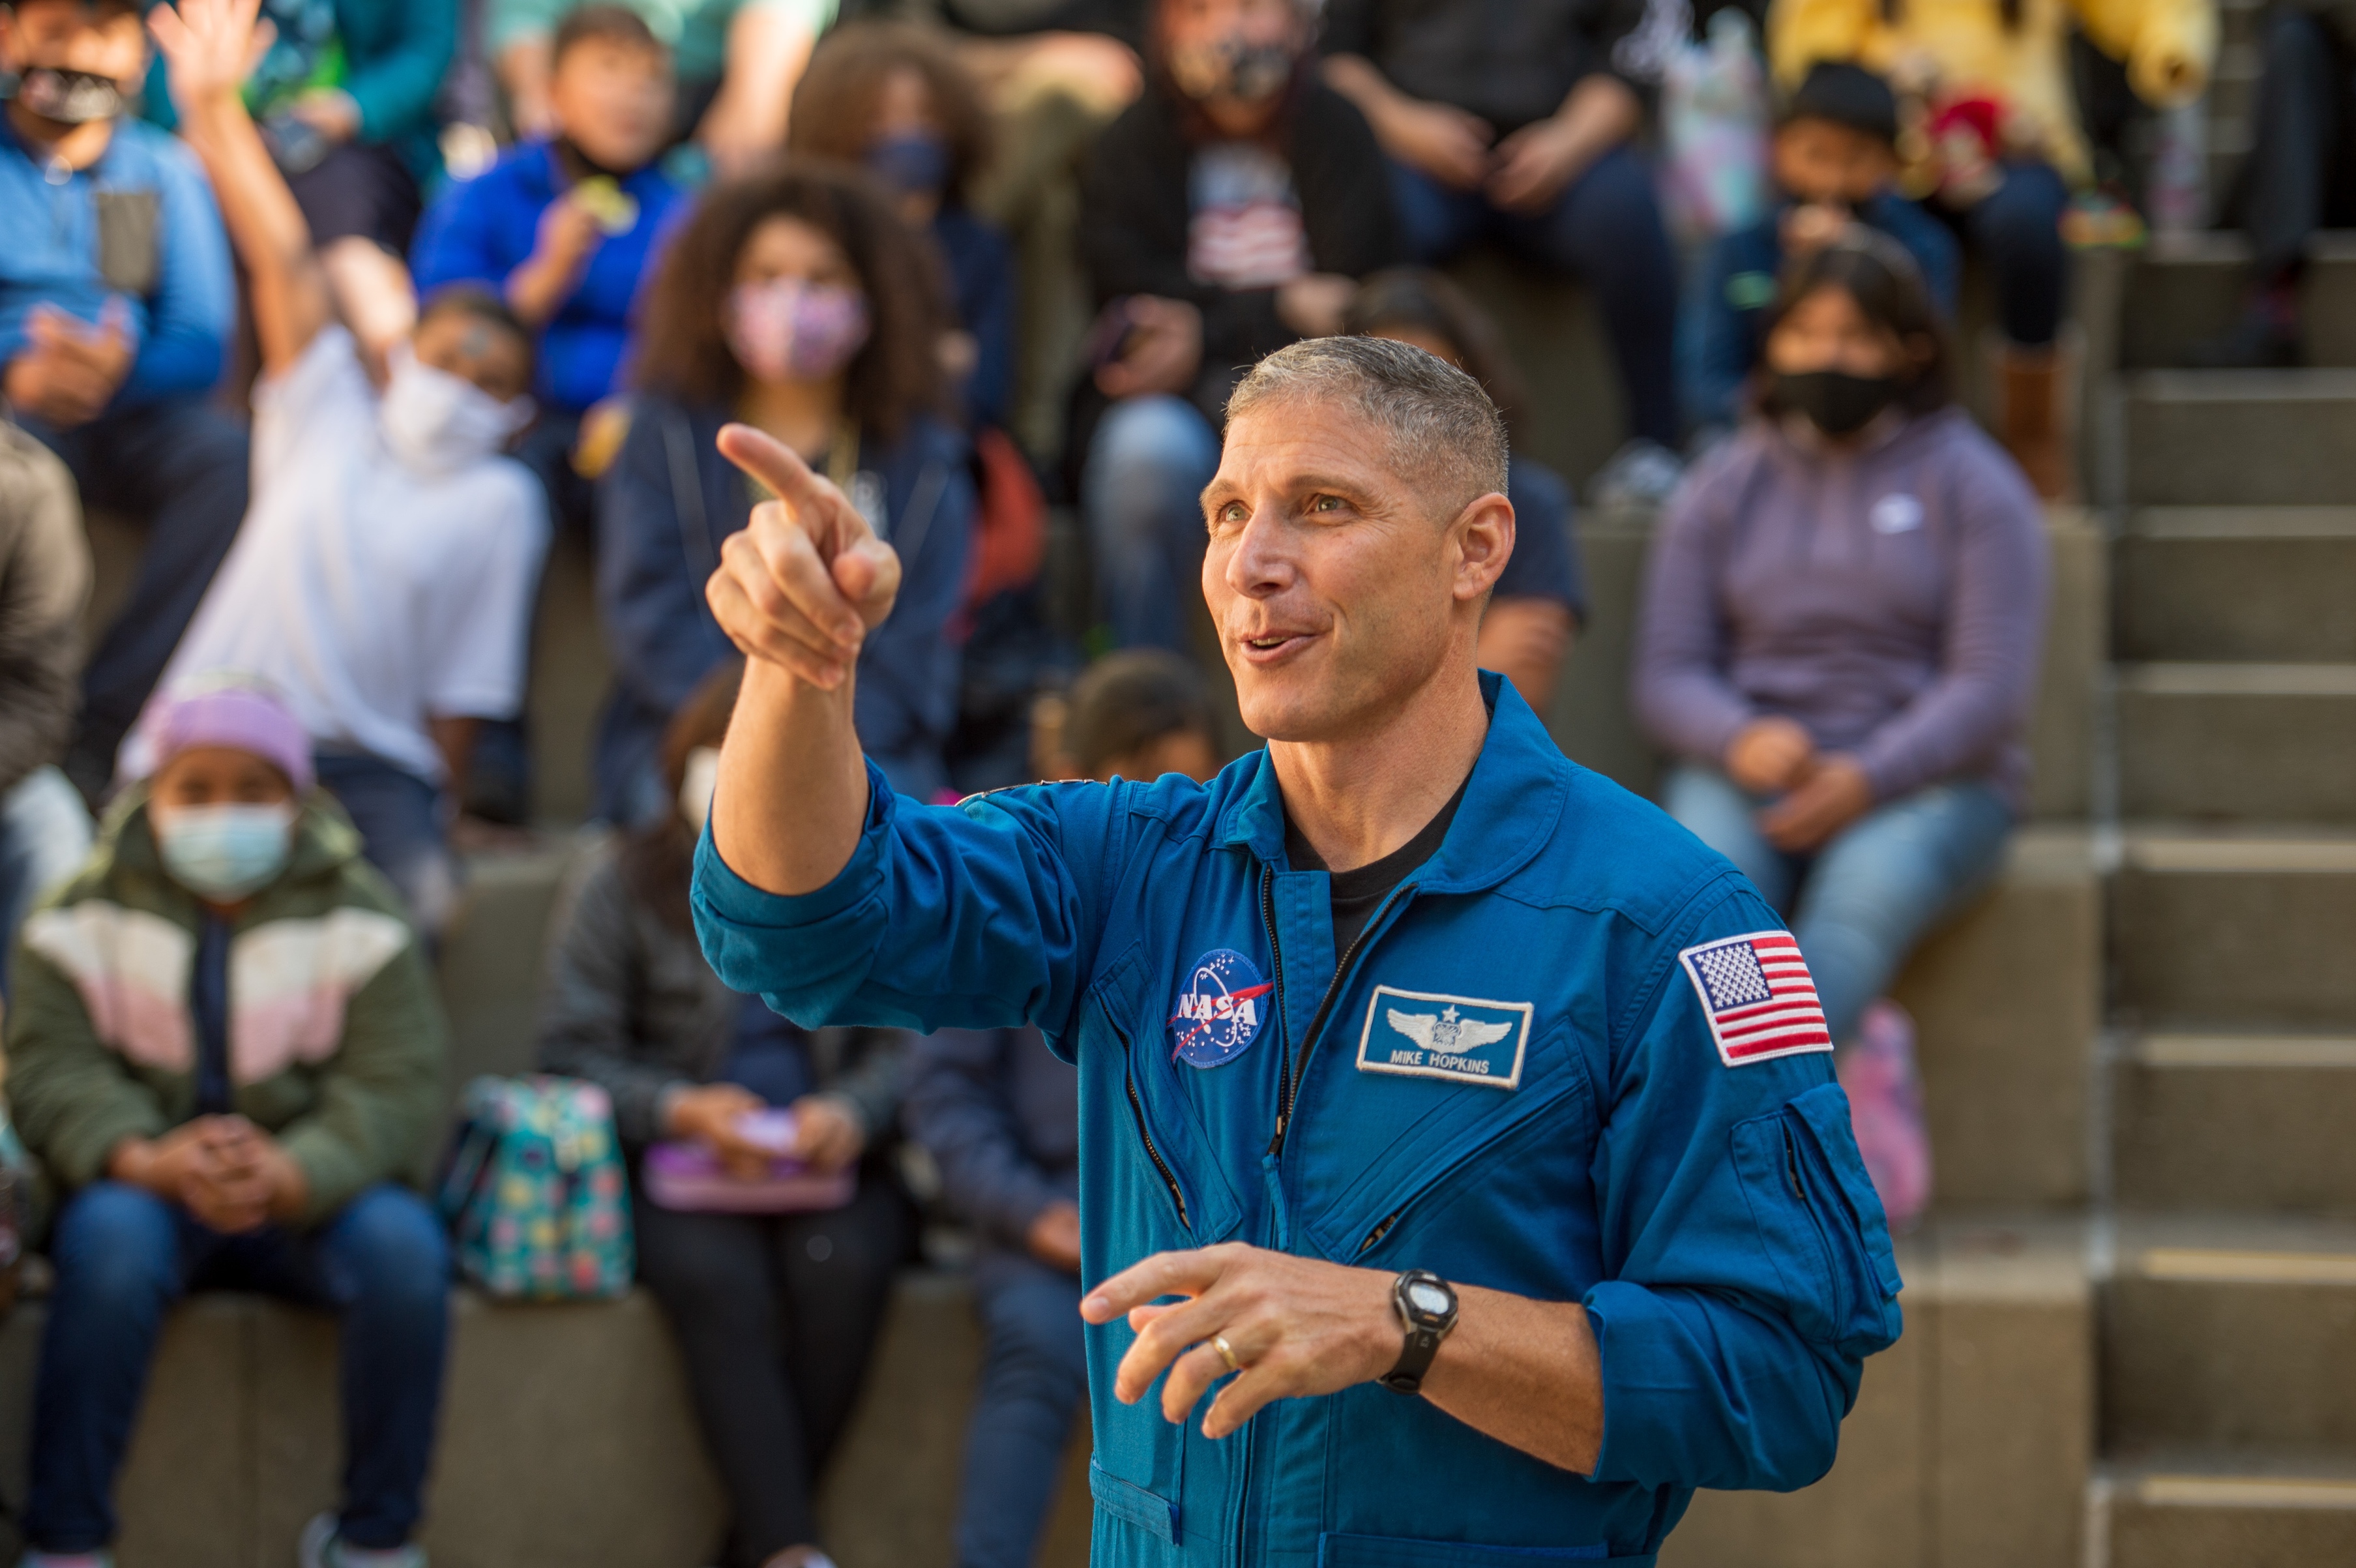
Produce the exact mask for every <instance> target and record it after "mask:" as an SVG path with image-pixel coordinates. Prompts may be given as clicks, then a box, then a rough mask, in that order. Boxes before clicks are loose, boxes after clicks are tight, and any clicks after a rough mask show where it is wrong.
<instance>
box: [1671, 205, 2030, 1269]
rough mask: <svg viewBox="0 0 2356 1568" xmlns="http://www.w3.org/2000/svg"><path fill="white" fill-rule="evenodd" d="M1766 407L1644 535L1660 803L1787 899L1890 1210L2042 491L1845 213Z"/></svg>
mask: <svg viewBox="0 0 2356 1568" xmlns="http://www.w3.org/2000/svg"><path fill="white" fill-rule="evenodd" d="M1765 342H1766V348H1765V350H1764V354H1763V364H1764V367H1765V371H1766V374H1765V377H1764V379H1763V381H1762V393H1761V396H1760V400H1759V403H1758V412H1757V413H1756V414H1755V415H1754V416H1753V417H1752V418H1751V420H1750V421H1749V422H1748V423H1746V424H1744V425H1743V427H1742V429H1741V431H1740V434H1738V435H1736V436H1735V437H1734V438H1733V439H1732V440H1730V441H1728V442H1726V443H1724V444H1723V445H1722V446H1719V447H1718V448H1717V449H1716V450H1714V451H1713V452H1712V453H1711V454H1710V455H1709V456H1708V457H1707V458H1706V459H1705V460H1704V461H1703V462H1702V463H1701V465H1700V466H1699V467H1697V470H1696V471H1695V472H1694V474H1693V475H1692V476H1691V477H1690V478H1688V479H1687V481H1686V483H1685V484H1684V485H1683V486H1682V487H1681V488H1680V489H1678V491H1677V495H1676V500H1675V501H1674V502H1673V503H1672V504H1671V505H1670V507H1669V510H1668V511H1667V513H1666V514H1665V516H1664V518H1663V519H1662V521H1661V527H1660V532H1659V533H1658V535H1657V536H1656V537H1655V541H1654V544H1653V557H1652V563H1651V568H1650V572H1649V575H1648V577H1647V581H1646V583H1645V586H1644V606H1643V611H1642V614H1641V617H1640V618H1639V621H1638V624H1637V628H1636V640H1635V648H1634V653H1633V671H1632V672H1631V684H1632V688H1633V691H1632V695H1633V701H1634V703H1635V708H1636V715H1637V718H1638V720H1639V722H1640V723H1642V724H1643V725H1644V728H1645V730H1646V731H1647V732H1648V733H1649V734H1650V735H1651V736H1652V737H1653V739H1654V740H1655V742H1657V743H1658V744H1659V745H1660V746H1663V747H1664V748H1665V749H1666V750H1668V751H1671V752H1673V753H1675V754H1676V757H1677V758H1678V759H1679V760H1678V765H1677V768H1676V771H1675V772H1673V773H1672V774H1671V775H1670V776H1669V779H1668V784H1667V791H1666V795H1665V799H1664V804H1665V805H1666V807H1667V808H1668V810H1669V811H1670V813H1671V814H1672V815H1674V816H1675V817H1676V819H1677V820H1678V821H1679V822H1683V823H1684V824H1685V825H1686V826H1687V827H1688V828H1691V829H1692V830H1693V831H1694V832H1696V833H1697V834H1699V835H1700V836H1701V838H1702V840H1703V841H1704V842H1705V843H1708V844H1709V845H1710V846H1711V847H1712V848H1714V849H1716V850H1718V851H1719V852H1720V853H1721V854H1724V855H1726V857H1727V858H1728V859H1730V860H1731V861H1733V862H1734V864H1735V865H1737V866H1739V867H1740V869H1741V870H1742V872H1743V874H1744V875H1747V876H1749V877H1750V878H1751V882H1752V883H1753V884H1754V885H1756V886H1757V887H1758V888H1759V891H1760V892H1761V893H1762V894H1763V895H1764V896H1765V897H1766V898H1767V900H1768V902H1770V903H1771V904H1772V905H1774V906H1775V908H1777V909H1778V910H1780V911H1783V913H1784V914H1785V915H1786V916H1787V918H1789V919H1790V920H1791V926H1792V934H1793V935H1794V937H1795V938H1797V939H1798V940H1799V944H1800V949H1801V950H1802V952H1804V954H1805V955H1806V957H1807V961H1808V968H1809V971H1810V972H1812V973H1813V974H1814V975H1815V983H1816V994H1817V996H1818V997H1819V998H1820V999H1821V1000H1822V1002H1823V1004H1824V1011H1825V1024H1826V1028H1827V1029H1828V1030H1829V1031H1830V1033H1831V1035H1832V1037H1833V1039H1834V1040H1835V1042H1836V1043H1837V1047H1839V1049H1840V1053H1841V1054H1840V1057H1839V1058H1838V1066H1839V1069H1840V1075H1841V1079H1842V1080H1843V1082H1844V1083H1846V1084H1847V1085H1848V1087H1849V1090H1850V1096H1849V1097H1850V1101H1851V1105H1852V1108H1853V1113H1854V1115H1855V1117H1856V1120H1857V1123H1858V1127H1857V1132H1858V1145H1859V1147H1860V1148H1861V1149H1862V1150H1863V1151H1864V1153H1865V1156H1866V1163H1867V1165H1868V1168H1869V1169H1870V1170H1871V1171H1872V1172H1873V1175H1874V1181H1875V1185H1876V1186H1877V1187H1879V1188H1880V1191H1881V1197H1882V1202H1883V1205H1884V1207H1886V1208H1888V1209H1889V1211H1890V1216H1891V1218H1892V1219H1893V1220H1895V1221H1897V1222H1898V1223H1900V1224H1904V1223H1906V1222H1908V1221H1909V1220H1911V1219H1912V1217H1913V1216H1915V1215H1917V1214H1919V1213H1920V1212H1921V1211H1922V1207H1923V1205H1924V1204H1925V1203H1926V1202H1927V1201H1928V1199H1929V1195H1930V1149H1929V1144H1928V1143H1927V1141H1926V1139H1925V1137H1924V1134H1923V1130H1922V1109H1921V1105H1920V1103H1919V1100H1918V1099H1917V1098H1916V1090H1914V1087H1913V1074H1912V1026H1910V1025H1908V1024H1906V1023H1905V1021H1904V1015H1902V1014H1899V1013H1897V1012H1896V1010H1895V1008H1894V1007H1892V1008H1890V1009H1888V1010H1887V1011H1883V1010H1882V1009H1879V1008H1876V1009H1875V1010H1874V1011H1873V1012H1869V1010H1868V1007H1869V1004H1871V1003H1872V1002H1873V1000H1874V998H1876V997H1878V996H1879V995H1881V994H1882V993H1884V992H1885V991H1886V990H1887V989H1888V988H1889V984H1890V981H1891V979H1893V978H1894V977H1895V976H1896V974H1897V973H1898V970H1899V966H1900V965H1901V964H1902V963H1903V962H1904V961H1905V959H1906V955H1907V954H1908V952H1909V951H1911V950H1912V948H1913V946H1914V944H1915V942H1916V941H1918V940H1921V938H1922V936H1923V934H1924V933H1925V932H1927V931H1929V930H1930V929H1932V928H1933V926H1935V925H1936V924H1937V923H1938V921H1939V920H1940V918H1942V917H1943V916H1944V915H1946V914H1947V913H1948V912H1949V911H1951V910H1953V909H1954V908H1956V907H1957V905H1959V904H1960V903H1961V902H1962V901H1963V900H1964V899H1965V898H1967V897H1969V896H1970V895H1971V894H1972V893H1973V892H1974V891H1976V889H1978V888H1979V887H1980V886H1984V885H1985V884H1986V883H1987V881H1988V879H1989V878H1990V877H1992V876H1993V875H1995V874H1996V871H1997V866H1998V865H1999V863H2000V862H2001V860H2002V858H2003V854H2004V843H2005V839H2006V836H2007V835H2008V833H2009V832H2010V831H2011V829H2012V824H2013V822H2014V821H2015V820H2016V819H2017V818H2018V817H2019V815H2020V812H2021V811H2022V809H2023V807H2024V805H2025V804H2026V799H2025V795H2024V790H2025V789H2026V787H2027V784H2028V777H2029V756H2028V752H2027V749H2026V748H2025V746H2023V744H2022V734H2023V731H2024V730H2025V728H2026V727H2027V725H2028V722H2029V707H2030V704H2031V703H2032V702H2033V701H2034V699H2035V694H2036V686H2037V659H2038V645H2039V642H2040V639H2041V638H2042V636H2043V634H2044V627H2045V591H2046V561H2045V540H2044V528H2043V514H2042V512H2041V510H2040V508H2039V506H2038V502H2037V498H2036V496H2035V495H2034V494H2033V493H2032V492H2031V491H2030V489H2029V486H2028V484H2027V482H2026V481H2025V480H2024V478H2022V475H2021V472H2020V470H2019V468H2018V467H2016V466H2015V465H2014V464H2013V462H2012V461H2011V459H2010V458H2008V457H2007V456H2005V454H2004V453H2003V451H2002V450H2001V449H1999V448H1998V447H1997V446H1996V444H1995V443H1994V442H1992V441H1990V440H1989V439H1988V438H1987V436H1985V435H1982V434H1981V433H1980V431H1979V429H1978V428H1977V427H1976V425H1974V424H1972V422H1971V419H1970V417H1969V415H1967V414H1965V413H1964V411H1963V410H1961V409H1959V408H1957V407H1955V406H1954V403H1953V392H1952V390H1951V389H1952V385H1953V383H1952V381H1951V380H1950V377H1951V374H1952V371H1951V369H1950V365H1949V360H1948V350H1947V348H1946V344H1945V334H1944V328H1942V326H1941V323H1940V321H1939V317H1938V315H1937V313H1936V312H1935V311H1934V310H1933V307H1932V305H1931V300H1930V295H1929V294H1928V292H1927V291H1926V290H1925V289H1924V287H1923V285H1922V277H1921V274H1919V273H1918V272H1917V271H1916V269H1915V266H1914V263H1913V260H1912V257H1910V256H1909V255H1907V253H1906V252H1905V250H1904V249H1903V248H1902V247H1901V246H1900V245H1899V244H1898V242H1896V241H1894V240H1892V239H1890V237H1889V236H1887V235H1885V234H1881V233H1879V232H1878V231H1874V230H1870V229H1868V228H1866V227H1864V226H1863V225H1861V224H1852V225H1851V226H1850V227H1849V228H1847V229H1846V230H1844V231H1842V232H1841V233H1840V234H1839V235H1838V236H1837V237H1836V238H1835V239H1833V240H1832V241H1831V242H1828V243H1826V245H1825V246H1823V247H1822V248H1821V249H1819V250H1818V251H1816V252H1815V253H1814V254H1812V255H1809V256H1807V257H1804V258H1803V259H1802V260H1800V261H1798V262H1796V263H1794V271H1793V274H1792V275H1791V276H1789V277H1788V278H1786V279H1785V281H1784V284H1783V290H1782V293H1781V294H1780V295H1778V297H1777V300H1776V304H1775V306H1774V308H1773V310H1772V312H1771V313H1770V315H1769V317H1768V319H1767V323H1766V333H1765Z"/></svg>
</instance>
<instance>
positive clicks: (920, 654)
mask: <svg viewBox="0 0 2356 1568" xmlns="http://www.w3.org/2000/svg"><path fill="white" fill-rule="evenodd" d="M935 274H936V269H935V268H934V267H932V266H931V265H930V263H929V258H928V257H927V256H926V254H925V252H924V251H923V249H922V246H921V242H920V241H919V238H918V237H917V236H916V235H915V234H913V233H911V232H910V231H909V229H908V227H907V225H905V223H903V222H902V221H901V220H900V219H899V216H898V215H897V214H896V213H894V211H893V210H892V209H891V207H890V206H889V204H888V202H887V201H886V199H885V198H884V197H883V195H882V194H881V192H880V191H879V190H878V189H877V188H876V187H874V186H873V184H872V183H871V182H869V181H868V180H866V179H864V178H862V177H858V176H856V175H853V174H851V173H848V172H844V171H838V170H834V169H829V168H825V167H821V166H810V167H799V166H783V167H773V168H771V169H769V170H767V171H766V172H764V173H761V174H758V175H755V176H752V177H748V178H746V179H744V180H741V181H738V182H735V183H734V184H730V185H724V186H721V187H717V188H714V189H712V191H710V192H709V193H707V194H706V195H705V197H704V198H703V199H702V200H701V203H700V204H699V205H698V206H697V208H696V209H695V211H694V214H693V215H692V216H691V218H690V219H689V220H687V222H686V223H685V224H684V225H683V226H682V227H681V229H680V232H679V234H678V236H677V238H675V239H674V240H673V241H672V242H670V244H669V246H668V248H667V249H666V251H665V253H664V256H663V260H662V263H661V266H660V270H659V274H658V275H657V278H656V281H655V283H654V284H653V285H652V289H651V292H650V294H649V295H648V301H647V309H646V317H645V322H644V326H643V328H642V331H641V334H640V337H639V339H638V350H637V354H638V357H637V371H636V377H637V387H638V393H639V395H638V397H637V401H636V404H635V407H634V409H633V411H632V413H631V418H630V428H629V433H628V435H626V436H625V437H624V438H623V441H622V446H621V450H620V452H619V453H618V454H617V455H616V458H615V460H614V465H613V467H612V468H610V469H609V470H608V471H607V472H606V474H605V478H603V479H602V480H600V481H599V488H598V496H597V549H598V556H597V596H598V607H599V610H600V613H601V615H602V616H603V618H604V620H605V635H606V640H607V643H608V645H609V646H610V647H611V648H612V650H613V653H614V664H615V670H614V691H613V694H612V696H611V698H610V699H609V700H608V702H607V704H606V708H605V715H604V718H603V720H602V722H601V726H600V730H599V734H598V737H597V758H596V784H597V799H596V810H597V812H598V814H599V815H601V816H603V817H605V819H606V820H607V821H609V822H616V823H620V824H624V825H630V824H636V823H640V822H652V821H656V820H659V818H660V817H661V816H662V815H663V814H664V813H665V812H666V811H668V810H669V793H668V792H667V791H666V790H665V789H663V788H662V787H661V785H660V783H659V779H658V769H657V767H656V756H657V752H658V749H659V742H660V739H661V736H662V730H663V726H664V725H665V724H667V723H668V722H669V715H670V714H673V713H674V712H676V711H677V710H678V708H679V706H680V704H681V703H684V702H685V701H686V700H687V698H688V695H689V693H692V692H693V691H694V690H695V688H696V685H697V683H698V682H701V681H703V680H704V679H705V678H706V677H708V676H709V675H710V674H711V673H712V671H713V670H714V669H715V668H717V667H718V666H719V665H720V664H722V663H723V661H725V660H728V659H729V658H731V657H732V656H733V652H734V650H733V649H732V648H731V646H730V644H729V642H728V639H726V638H725V637H724V636H723V635H722V634H721V630H720V627H719V623H717V622H716V621H714V620H713V619H712V612H711V610H710V609H709V608H708V607H706V606H705V604H704V601H703V585H704V581H705V579H706V578H708V577H709V576H710V575H712V571H713V569H714V568H715V567H716V566H717V565H718V564H719V559H720V546H721V544H722V542H723V541H725V540H726V539H727V537H728V536H729V535H730V534H732V533H734V532H736V531H737V530H738V529H741V528H743V527H744V524H745V522H746V521H747V520H748V519H749V518H750V517H751V515H752V510H753V503H754V501H755V499H756V498H755V495H754V492H753V489H752V488H751V486H750V484H749V482H748V481H747V480H746V479H745V478H744V474H743V473H742V471H740V470H739V469H738V468H737V467H735V465H734V464H732V463H730V462H729V461H728V460H727V459H726V458H725V457H723V456H721V455H720V452H719V449H718V447H717V446H715V445H714V442H715V440H716V438H717V437H718V435H719V433H720V428H721V426H722V425H723V424H728V423H729V422H730V421H732V420H741V421H743V422H744V424H750V425H753V426H755V428H757V429H760V430H763V431H766V432H767V433H768V434H769V435H773V436H775V437H776V439H778V440H779V441H782V442H784V443H785V444H786V445H787V446H790V447H792V448H793V449H794V450H795V451H797V452H798V453H800V454H801V456H803V458H804V459H805V460H806V461H808V462H809V465H810V466H811V467H813V468H814V469H816V470H818V471H819V472H820V473H823V474H825V475H827V476H829V477H830V478H832V479H833V480H834V482H835V483H837V484H839V485H841V487H842V489H844V490H845V491H846V492H847V493H848V494H849V495H850V496H851V499H852V500H853V501H854V502H856V503H857V504H858V506H859V508H860V510H861V511H862V513H864V514H865V516H866V517H867V519H868V521H870V522H871V523H873V525H874V527H875V530H876V532H878V533H880V534H882V535H883V537H884V538H885V539H887V540H889V541H890V542H892V544H893V546H894V548H895V549H896V550H898V552H899V553H900V559H901V562H902V564H903V570H904V572H905V576H904V578H903V580H902V583H901V587H900V596H899V600H898V602H897V604H896V606H895V607H894V609H893V612H892V616H891V618H890V619H888V620H886V621H885V622H884V623H883V625H882V626H880V627H878V628H876V629H875V630H874V631H873V632H872V633H870V634H869V636H868V638H867V640H866V642H865V644H864V645H863V646H862V649H861V650H860V655H859V679H858V696H857V706H856V722H857V724H858V726H859V736H860V741H861V744H862V746H864V747H865V748H866V752H867V755H868V756H870V757H873V758H875V760H876V761H877V763H878V764H880V765H881V766H882V767H883V770H884V772H885V774H886V775H887V776H888V777H889V778H890V779H891V780H892V784H893V788H894V789H898V790H899V791H900V792H901V793H903V794H906V795H910V796H913V797H915V798H916V799H917V800H930V799H932V798H933V797H934V796H935V795H936V794H937V793H938V792H940V790H941V789H942V788H943V787H944V785H945V783H946V781H947V777H948V776H947V773H946V771H945V769H944V767H943V764H942V761H941V747H942V745H943V744H944V742H945V741H946V740H947V739H948V735H949V731H950V729H951V727H952V726H953V725H954V724H955V722H956V718H957V693H958V650H957V645H956V643H955V642H954V640H952V638H951V635H950V626H949V622H950V618H951V617H952V616H953V615H954V614H955V613H956V611H957V609H958V604H959V602H960V596H961V594H962V592H963V589H964V585H965V574H966V551H967V544H968V536H969V532H970V530H971V527H972V521H973V509H974V498H973V485H972V481H971V480H970V479H969V477H968V475H967V471H966V450H967V449H966V443H965V441H964V439H963V437H961V436H960V435H958V433H957V432H956V430H955V429H954V428H953V427H952V426H951V425H949V424H947V423H946V422H945V421H944V420H943V419H942V418H941V416H940V413H938V411H939V410H940V409H941V408H943V406H944V405H945V403H946V402H947V396H946V392H945V389H944V386H943V378H942V375H941V371H940V361H939V356H938V350H939V342H940V332H941V327H940V323H941V319H942V313H941V306H940V303H939V300H938V297H937V295H938V294H939V289H938V287H937V279H936V276H935Z"/></svg>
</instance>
